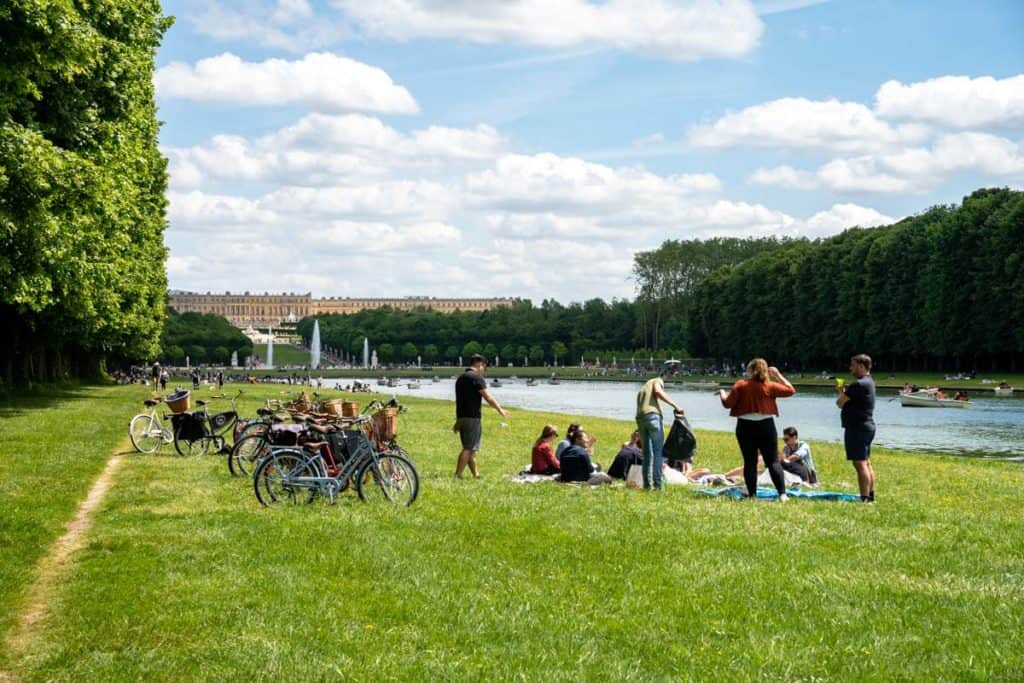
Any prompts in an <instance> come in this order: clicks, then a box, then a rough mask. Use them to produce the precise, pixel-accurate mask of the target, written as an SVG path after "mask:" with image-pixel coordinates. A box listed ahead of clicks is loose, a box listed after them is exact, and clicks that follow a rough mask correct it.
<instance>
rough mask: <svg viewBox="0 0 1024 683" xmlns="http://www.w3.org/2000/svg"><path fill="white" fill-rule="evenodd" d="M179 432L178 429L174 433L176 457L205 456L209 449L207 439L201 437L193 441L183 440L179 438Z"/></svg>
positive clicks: (208, 440) (208, 439)
mask: <svg viewBox="0 0 1024 683" xmlns="http://www.w3.org/2000/svg"><path fill="white" fill-rule="evenodd" d="M181 431H182V430H181V429H178V431H176V432H175V433H174V450H176V451H178V455H185V456H188V455H206V451H208V450H209V449H210V438H209V437H207V436H202V437H199V438H198V439H195V440H189V439H184V438H182V436H181Z"/></svg>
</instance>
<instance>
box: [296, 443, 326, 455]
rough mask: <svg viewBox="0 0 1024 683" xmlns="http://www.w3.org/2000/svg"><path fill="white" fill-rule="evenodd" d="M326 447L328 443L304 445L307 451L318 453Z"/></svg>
mask: <svg viewBox="0 0 1024 683" xmlns="http://www.w3.org/2000/svg"><path fill="white" fill-rule="evenodd" d="M326 445H327V442H326V441H307V442H306V443H304V444H302V447H303V448H305V449H306V450H307V451H310V452H313V453H316V452H317V451H318V450H320V449H321V448H323V447H324V446H326Z"/></svg>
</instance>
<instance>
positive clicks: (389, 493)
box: [356, 453, 420, 507]
mask: <svg viewBox="0 0 1024 683" xmlns="http://www.w3.org/2000/svg"><path fill="white" fill-rule="evenodd" d="M377 466H379V471H377V467H376V466H375V465H374V461H373V460H367V461H366V463H365V464H364V465H363V466H362V467H360V468H359V474H358V475H356V492H357V493H358V494H359V498H360V500H362V501H364V502H369V500H370V499H371V498H373V499H374V500H376V499H378V498H381V499H383V500H385V501H387V502H389V503H392V504H394V505H404V506H405V507H409V506H410V505H412V504H413V503H414V502H416V497H417V496H418V495H419V493H420V475H419V473H418V472H417V471H416V466H415V465H413V464H412V461H410V460H409V459H408V458H405V457H403V456H401V455H398V454H397V453H378V454H377Z"/></svg>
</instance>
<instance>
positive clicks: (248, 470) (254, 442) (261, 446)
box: [228, 434, 267, 477]
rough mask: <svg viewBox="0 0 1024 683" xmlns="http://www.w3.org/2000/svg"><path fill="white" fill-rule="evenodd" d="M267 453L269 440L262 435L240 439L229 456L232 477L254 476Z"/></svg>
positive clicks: (229, 468)
mask: <svg viewBox="0 0 1024 683" xmlns="http://www.w3.org/2000/svg"><path fill="white" fill-rule="evenodd" d="M266 453H267V440H266V439H265V438H264V437H263V435H262V434H254V435H252V436H247V437H245V438H243V439H239V440H238V443H236V444H235V445H234V446H233V447H232V448H231V453H230V454H229V455H228V470H230V471H231V476H233V477H240V476H244V475H247V474H252V473H253V472H254V471H255V470H256V466H257V465H259V464H260V460H262V459H263V457H264V456H265V455H266Z"/></svg>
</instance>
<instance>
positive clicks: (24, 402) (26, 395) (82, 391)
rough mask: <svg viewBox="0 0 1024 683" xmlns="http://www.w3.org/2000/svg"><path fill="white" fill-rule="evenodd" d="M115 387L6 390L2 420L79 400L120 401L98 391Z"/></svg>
mask: <svg viewBox="0 0 1024 683" xmlns="http://www.w3.org/2000/svg"><path fill="white" fill-rule="evenodd" d="M108 386H113V385H105V384H67V385H46V386H43V385H38V384H37V385H34V386H33V387H31V388H29V387H24V388H4V389H2V390H0V419H5V418H10V417H20V416H23V415H27V414H29V413H31V412H34V411H37V410H47V409H50V408H54V407H56V406H57V405H59V404H61V403H65V402H68V401H74V400H77V399H89V400H92V401H110V400H120V397H119V396H117V395H116V394H115V393H113V392H111V393H110V394H108V395H99V394H97V393H96V391H95V390H96V389H101V388H106V387H108Z"/></svg>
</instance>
